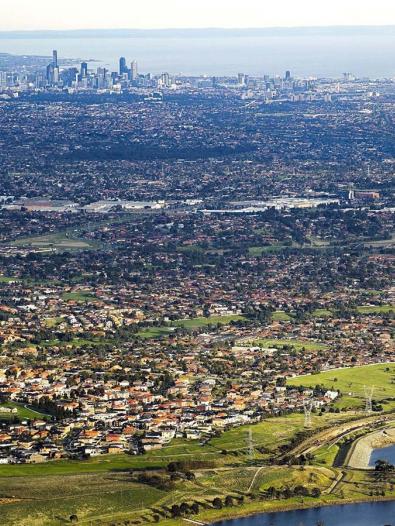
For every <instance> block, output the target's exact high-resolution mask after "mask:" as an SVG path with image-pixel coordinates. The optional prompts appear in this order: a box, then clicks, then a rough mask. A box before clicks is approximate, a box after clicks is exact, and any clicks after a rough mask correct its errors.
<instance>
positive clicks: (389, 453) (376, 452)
mask: <svg viewBox="0 0 395 526" xmlns="http://www.w3.org/2000/svg"><path fill="white" fill-rule="evenodd" d="M376 460H386V461H387V462H389V463H390V464H394V465H395V444H393V445H392V446H387V447H382V448H379V449H373V451H372V454H371V455H370V460H369V466H371V467H374V466H375V464H376Z"/></svg>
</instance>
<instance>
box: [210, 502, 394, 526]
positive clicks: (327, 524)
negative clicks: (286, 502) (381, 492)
mask: <svg viewBox="0 0 395 526" xmlns="http://www.w3.org/2000/svg"><path fill="white" fill-rule="evenodd" d="M216 526H395V501H390V502H388V501H387V502H366V503H362V504H348V505H342V506H328V507H321V508H312V509H308V510H294V511H285V512H278V513H265V514H261V515H254V516H252V517H245V518H242V519H234V520H228V521H222V522H218V523H217V524H216Z"/></svg>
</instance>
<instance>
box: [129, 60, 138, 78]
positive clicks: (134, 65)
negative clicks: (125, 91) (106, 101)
mask: <svg viewBox="0 0 395 526" xmlns="http://www.w3.org/2000/svg"><path fill="white" fill-rule="evenodd" d="M137 77H138V69H137V62H136V61H135V60H133V62H132V63H131V64H130V80H131V81H132V82H135V81H136V80H137Z"/></svg>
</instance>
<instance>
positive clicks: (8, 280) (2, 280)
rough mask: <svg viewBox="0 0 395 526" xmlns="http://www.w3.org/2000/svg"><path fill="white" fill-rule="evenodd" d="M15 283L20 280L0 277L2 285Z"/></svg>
mask: <svg viewBox="0 0 395 526" xmlns="http://www.w3.org/2000/svg"><path fill="white" fill-rule="evenodd" d="M14 281H18V279H17V278H11V277H9V276H0V283H13V282H14Z"/></svg>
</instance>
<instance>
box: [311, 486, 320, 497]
mask: <svg viewBox="0 0 395 526" xmlns="http://www.w3.org/2000/svg"><path fill="white" fill-rule="evenodd" d="M311 496H312V497H313V498H314V499H319V498H320V497H321V490H320V488H313V489H312V490H311Z"/></svg>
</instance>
